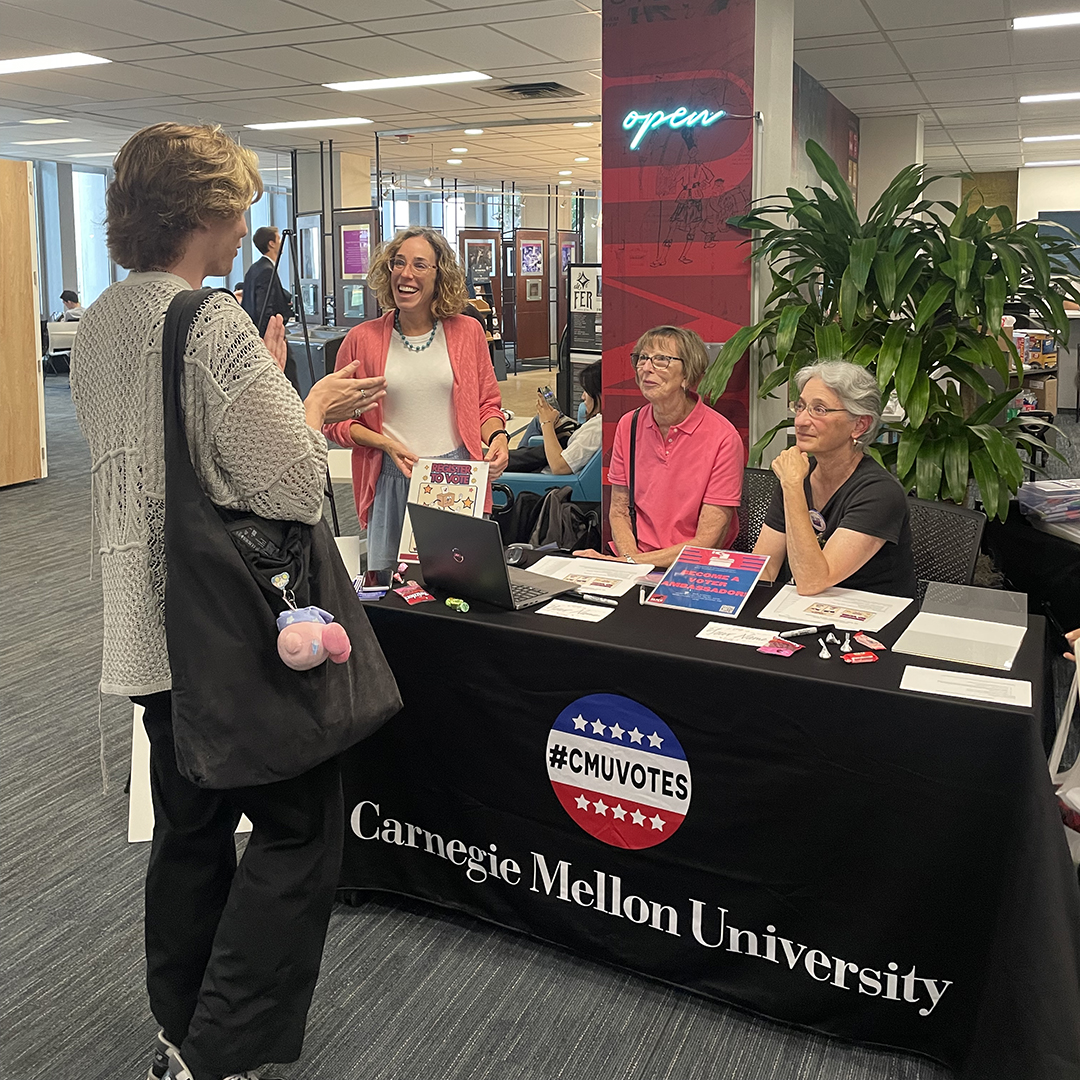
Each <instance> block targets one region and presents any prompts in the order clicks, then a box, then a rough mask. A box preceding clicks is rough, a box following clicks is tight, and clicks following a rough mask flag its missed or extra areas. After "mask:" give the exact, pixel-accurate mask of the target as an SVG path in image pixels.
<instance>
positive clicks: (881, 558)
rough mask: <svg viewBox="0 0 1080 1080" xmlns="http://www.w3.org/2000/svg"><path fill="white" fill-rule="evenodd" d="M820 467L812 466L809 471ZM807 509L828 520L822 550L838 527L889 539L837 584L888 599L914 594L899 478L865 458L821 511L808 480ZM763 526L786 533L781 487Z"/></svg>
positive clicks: (908, 533) (905, 505) (905, 506)
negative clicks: (815, 504) (888, 597)
mask: <svg viewBox="0 0 1080 1080" xmlns="http://www.w3.org/2000/svg"><path fill="white" fill-rule="evenodd" d="M816 466H817V462H816V461H811V462H810V472H811V473H812V472H813V471H814V469H815V467H816ZM805 491H806V505H807V506H809V507H810V508H811V509H812V510H813V509H819V510H820V512H821V516H822V517H823V518H824V519H825V531H824V532H822V533H819V534H818V539H819V540H820V542H821V544H822V546H824V545H825V543H826V542H827V541H828V539H829V537H830V536H832V534H833V533H834V532H836V530H837V529H850V530H851V531H852V532H858V533H863V534H864V535H866V536H878V537H880V538H881V539H883V540H884V541H885V543H884V544H883V545H882V546H881V549H880V550H879V551H878V552H877V553H876V554H874V555H873V556H871V557H870V558H869V559H868V560H867V561H866V562H865V563H864V564H863V565H862V566H860V567H859V569H858V570H856V571H855V573H854V574H852V575H851V576H850V577H849V578H845V579H844V580H843V581H840V582H837V585H838V586H839V587H840V588H843V589H863V590H865V591H866V592H879V593H886V594H888V595H890V596H911V597H914V596H915V594H916V587H915V562H914V559H913V558H912V555H911V526H910V524H909V522H908V500H907V496H906V495H905V494H904V489H903V488H902V487H901V486H900V485H899V483H898V482H897V481H896V478H895V477H894V476H893V475H892V474H891V473H889V472H887V471H886V470H885V469H883V468H882V467H881V466H880V465H879V464H878V463H877V462H876V461H875V460H874V459H873V458H871V457H865V456H864V457H863V459H862V461H860V462H859V464H858V465H857V466H856V467H855V471H854V472H853V473H852V474H851V475H850V476H849V477H848V478H847V480H845V481H844V482H843V483H842V484H841V485H840V487H839V488H838V489H837V490H836V491H835V492H834V494H833V496H832V498H831V499H829V501H828V502H827V503H826V504H825V505H824V506H822V507H817V508H815V507H814V502H813V499H814V496H813V493H812V492H811V489H810V474H809V473H808V474H807V477H806V480H805ZM765 524H766V525H768V526H769V528H770V529H775V530H776V531H777V532H787V529H786V528H785V525H784V492H783V489H782V488H780V487H777V489H776V491H775V492H774V493H773V497H772V502H770V503H769V509H768V511H767V512H766V514H765Z"/></svg>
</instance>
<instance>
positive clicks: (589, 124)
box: [574, 120, 593, 127]
mask: <svg viewBox="0 0 1080 1080" xmlns="http://www.w3.org/2000/svg"><path fill="white" fill-rule="evenodd" d="M592 126H593V122H592V121H591V120H578V121H577V122H576V123H575V124H574V127H592Z"/></svg>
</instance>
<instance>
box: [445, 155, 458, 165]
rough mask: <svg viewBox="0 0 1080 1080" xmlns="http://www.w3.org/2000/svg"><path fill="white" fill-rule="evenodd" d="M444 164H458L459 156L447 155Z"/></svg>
mask: <svg viewBox="0 0 1080 1080" xmlns="http://www.w3.org/2000/svg"><path fill="white" fill-rule="evenodd" d="M446 164H447V165H460V164H461V158H459V157H448V158H447V159H446Z"/></svg>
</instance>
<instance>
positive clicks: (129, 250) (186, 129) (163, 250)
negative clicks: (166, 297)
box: [105, 124, 263, 271]
mask: <svg viewBox="0 0 1080 1080" xmlns="http://www.w3.org/2000/svg"><path fill="white" fill-rule="evenodd" d="M113 168H114V169H115V170H116V175H115V178H114V179H113V182H112V183H111V184H110V185H109V189H108V191H107V192H106V193H105V210H106V213H105V224H106V228H107V243H108V248H109V254H110V255H111V256H112V257H113V259H114V260H115V261H116V262H117V263H119V264H120V265H121V266H123V267H124V268H125V269H127V270H136V271H141V270H154V269H164V268H165V267H167V266H172V265H173V264H174V263H175V262H176V261H177V260H178V259H179V258H180V257H181V255H183V253H184V248H185V246H186V245H187V242H188V239H189V237H190V236H191V233H192V232H194V231H195V229H196V228H198V226H199V225H200V224H202V223H203V222H204V221H205V220H206V219H207V218H231V217H236V216H237V215H239V214H242V213H244V211H245V210H247V208H248V207H249V206H250V205H251V204H252V202H254V201H255V199H257V198H258V197H259V196H260V195H261V194H262V191H263V183H262V177H261V176H259V159H258V157H256V155H255V153H254V152H253V151H251V150H248V149H247V147H244V146H240V145H239V144H238V143H236V142H235V141H234V140H233V139H231V138H230V137H229V136H228V135H226V134H225V132H223V131H222V130H221V127H220V125H218V124H214V125H195V124H154V125H152V126H151V127H146V128H143V129H142V131H138V132H136V133H135V134H134V135H132V136H131V138H130V139H128V141H127V142H126V143H124V145H123V147H122V148H121V150H120V153H119V154H117V155H116V161H115V162H114V163H113Z"/></svg>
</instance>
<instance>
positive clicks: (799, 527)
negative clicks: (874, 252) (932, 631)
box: [754, 361, 916, 597]
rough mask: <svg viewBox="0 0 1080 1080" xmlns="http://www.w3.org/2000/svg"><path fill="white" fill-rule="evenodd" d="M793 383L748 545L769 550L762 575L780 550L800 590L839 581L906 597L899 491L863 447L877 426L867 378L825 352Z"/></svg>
mask: <svg viewBox="0 0 1080 1080" xmlns="http://www.w3.org/2000/svg"><path fill="white" fill-rule="evenodd" d="M795 385H796V387H797V388H798V391H799V397H798V400H797V401H796V402H795V405H794V406H793V409H794V413H795V445H794V446H791V447H788V449H786V450H784V451H783V452H782V453H781V454H780V455H779V456H778V457H777V458H776V459H775V460H774V461H773V463H772V470H773V472H774V473H776V475H777V477H778V478H779V480H780V487H779V488H778V489H777V491H776V493H775V494H774V495H773V500H772V502H771V504H770V505H769V509H768V511H767V513H766V515H765V524H764V525H763V526H762V529H761V535H760V537H759V538H758V542H757V544H756V545H755V546H754V554H755V555H768V556H770V561H769V564H768V566H766V568H765V573H764V574H763V575H762V576H763V577H764V578H766V579H768V580H773V581H774V580H776V576H777V575H778V574H779V573H780V568H781V566H782V565H783V562H784V558H785V556H786V557H787V560H788V565H789V566H790V567H791V573H792V576H793V578H794V580H795V586H796V588H797V589H798V591H799V593H800V595H802V596H814V595H815V594H817V593H819V592H821V591H822V590H823V589H827V588H829V587H830V586H832V585H839V586H842V587H843V588H845V589H863V590H866V591H868V592H880V593H888V594H889V595H890V596H911V597H914V596H915V595H916V586H915V563H914V561H913V559H912V554H911V528H910V526H909V524H908V501H907V496H906V495H905V494H904V490H903V488H901V487H900V485H899V483H897V481H896V479H895V478H894V477H893V476H892V475H891V474H890V473H889V472H887V471H886V470H885V469H883V468H882V467H881V466H880V465H879V464H878V463H877V462H876V461H874V459H873V458H871V457H869V456H868V455H867V454H866V453H865V450H866V447H867V446H869V445H870V443H871V442H873V439H874V436H875V435H876V434H877V431H878V428H879V427H880V426H881V394H880V392H879V391H878V385H877V380H876V379H875V378H874V376H873V375H871V374H870V373H869V372H868V371H867V370H866V369H865V368H861V367H858V366H857V365H855V364H850V363H846V362H844V361H831V362H828V363H821V364H814V365H812V366H810V367H805V368H803V369H802V370H801V371H799V372H798V373H797V374H796V376H795ZM810 454H812V455H813V458H814V460H813V462H811V460H810V458H809V457H808V455H810Z"/></svg>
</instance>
